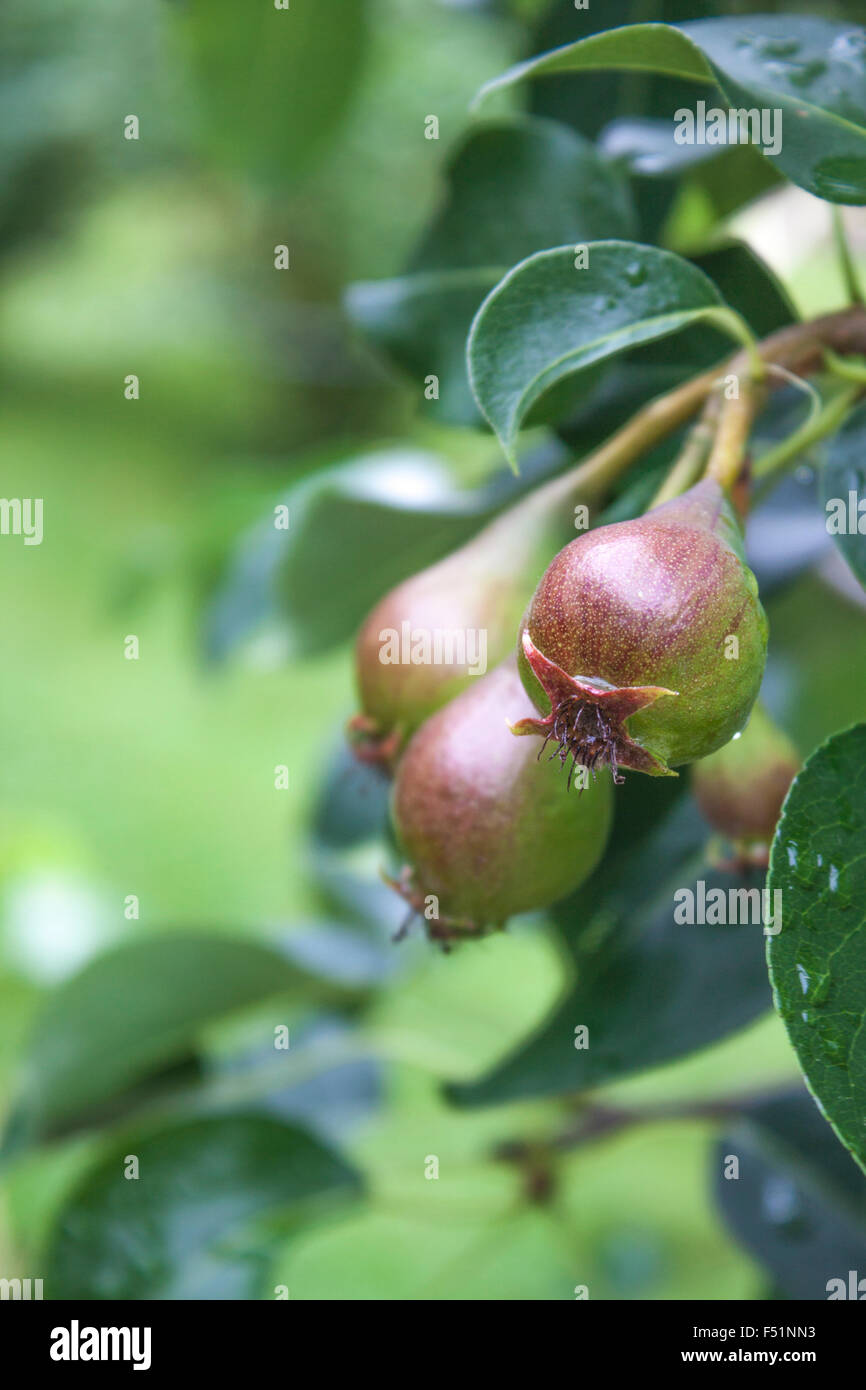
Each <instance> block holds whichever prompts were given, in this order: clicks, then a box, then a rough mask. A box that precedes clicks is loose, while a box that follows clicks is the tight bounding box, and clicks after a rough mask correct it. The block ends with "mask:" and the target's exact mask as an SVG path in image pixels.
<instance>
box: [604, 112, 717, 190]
mask: <svg viewBox="0 0 866 1390" xmlns="http://www.w3.org/2000/svg"><path fill="white" fill-rule="evenodd" d="M674 131H675V126H674V124H673V122H672V121H671V120H670V118H669V117H667V118H665V117H655V116H624V117H618V118H617V119H616V120H613V121H611V122H610V124H609V125H606V126H605V128H604V130H603V131H602V132H601V134H600V135H599V139H598V147H599V149H600V150H601V152H602V154H604V155H606V156H607V158H608V159H615V160H621V161H622V162H623V164H624V165H625V167H626V168H627V169H628V171H629V173H630V174H640V175H643V176H644V177H645V178H648V177H657V176H659V175H668V174H681V173H683V172H685V171H686V170H687V169H690V168H692V166H693V165H695V164H703V163H704V161H705V160H707V159H715V158H716V157H717V156H718V154H719V146H718V145H679V144H677V142H676V140H675V139H674Z"/></svg>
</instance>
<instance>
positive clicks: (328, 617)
mask: <svg viewBox="0 0 866 1390" xmlns="http://www.w3.org/2000/svg"><path fill="white" fill-rule="evenodd" d="M511 495H512V488H511V486H510V485H509V483H508V481H507V480H506V481H500V480H498V479H497V481H496V482H495V483H494V484H493V485H491V486H490V487H483V488H479V489H477V490H476V491H473V492H469V491H460V490H459V489H458V488H457V487H456V486H455V482H454V477H453V473H452V472H451V471H449V469H448V468H447V467H446V465H445V463H444V461H443V460H442V459H441V458H440V457H438V456H437V455H435V454H432V453H429V452H427V451H426V450H422V449H418V448H415V447H408V446H400V445H395V446H394V447H392V448H387V449H381V450H375V451H373V452H371V453H368V454H361V455H359V456H357V457H355V458H352V459H349V460H347V461H346V462H345V463H342V464H339V465H337V466H335V467H331V468H324V469H320V470H318V471H317V472H316V473H314V474H312V475H310V476H309V477H306V478H304V479H303V480H302V481H301V482H300V483H298V484H297V485H296V486H295V487H294V488H292V489H291V490H290V491H289V493H288V494H287V495H286V496H284V497H283V498H282V499H281V500H282V503H283V504H284V505H285V506H286V507H287V508H288V519H289V525H288V529H282V530H281V529H277V528H276V527H275V526H274V514H273V513H271V514H269V515H268V516H267V517H266V518H265V519H264V520H263V521H262V522H261V523H260V524H259V525H257V526H256V527H254V528H253V529H252V530H250V531H249V532H247V533H246V534H245V535H243V536H242V538H241V540H240V542H239V543H238V545H237V547H236V549H235V553H234V555H233V556H232V558H231V560H230V562H229V565H228V566H227V569H226V572H225V574H224V576H223V579H222V582H221V584H220V586H219V588H218V589H217V591H216V593H215V594H214V595H213V597H212V599H211V603H210V609H209V612H208V615H207V621H206V637H205V641H206V647H207V651H208V654H209V656H211V657H212V658H214V659H217V660H220V659H222V658H224V657H225V656H226V655H227V654H228V653H229V652H231V651H232V650H234V649H235V648H236V647H237V646H238V645H239V644H240V643H241V642H242V641H243V640H244V639H246V638H248V637H249V636H250V634H251V633H252V632H253V631H255V629H256V628H257V627H258V626H259V625H262V624H265V623H271V624H274V625H277V626H281V627H282V628H283V630H284V632H285V635H286V637H287V639H288V645H289V647H290V650H291V651H292V652H293V653H294V654H309V653H314V652H320V651H326V650H327V649H328V648H329V647H331V646H333V645H334V644H335V643H337V642H342V641H345V640H346V639H348V638H350V637H351V636H352V635H353V634H354V632H355V631H356V629H357V627H358V624H359V622H360V621H361V619H362V618H363V617H364V616H365V614H366V613H367V612H368V611H369V609H370V608H371V607H372V606H373V604H374V603H375V602H376V601H377V599H379V598H380V597H381V596H382V594H384V593H387V591H388V590H389V589H390V588H391V587H392V586H393V585H395V584H398V583H399V582H400V580H401V579H405V577H406V576H407V575H409V574H414V573H415V572H416V571H417V570H419V569H423V568H424V566H425V565H429V564H432V563H433V562H434V561H435V560H438V559H441V557H442V556H443V555H446V554H447V553H448V552H449V551H450V550H453V549H455V548H456V547H457V546H458V545H460V544H461V543H462V542H463V541H465V540H467V539H468V538H469V536H471V535H473V534H474V532H475V531H477V530H478V529H479V528H480V526H481V525H482V524H483V523H484V521H486V520H487V519H488V518H489V517H490V516H492V515H493V513H494V512H495V511H496V510H497V509H498V507H499V506H501V505H502V504H503V503H504V502H505V501H506V500H508V498H509V497H510V496H511Z"/></svg>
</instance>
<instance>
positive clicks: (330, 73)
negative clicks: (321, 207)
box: [177, 0, 367, 182]
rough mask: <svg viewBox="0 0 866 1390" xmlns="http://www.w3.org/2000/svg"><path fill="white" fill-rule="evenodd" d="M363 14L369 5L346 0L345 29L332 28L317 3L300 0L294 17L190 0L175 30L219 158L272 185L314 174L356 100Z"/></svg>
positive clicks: (224, 1)
mask: <svg viewBox="0 0 866 1390" xmlns="http://www.w3.org/2000/svg"><path fill="white" fill-rule="evenodd" d="M365 12H366V5H365V0H342V3H341V5H340V17H339V23H334V24H324V23H323V22H322V14H321V6H320V4H319V3H318V0H292V4H291V8H290V9H286V10H277V9H276V8H275V7H274V5H273V4H264V5H256V6H253V7H252V8H251V9H250V8H249V7H246V8H244V7H240V6H238V5H237V4H236V3H235V0H191V3H190V4H189V5H186V6H184V7H183V10H182V11H181V12H180V13H178V15H177V24H178V27H179V33H180V38H181V40H182V42H183V43H184V45H185V48H186V52H187V54H188V58H189V65H190V69H191V72H192V76H193V82H194V86H195V90H196V94H197V96H198V99H199V104H200V108H201V119H200V128H201V136H202V140H203V141H204V142H206V143H207V145H208V146H209V147H210V148H211V149H213V151H214V153H215V154H216V155H217V157H218V158H219V159H220V160H223V161H225V162H226V163H228V164H230V165H232V166H234V167H236V168H239V169H242V170H243V171H244V173H245V174H246V175H250V174H253V175H254V176H256V177H258V178H262V179H264V180H266V181H268V182H282V181H283V180H285V178H286V177H287V176H292V177H294V176H296V175H298V174H299V173H304V172H306V171H307V170H309V169H310V168H311V167H313V165H314V164H315V161H316V159H317V158H318V157H319V155H320V154H321V152H322V148H323V146H324V145H325V144H326V142H327V140H328V139H329V137H330V136H331V135H332V133H333V132H334V130H335V129H336V127H337V125H338V123H339V122H340V120H341V119H342V118H343V117H344V115H345V114H346V111H347V109H348V106H349V102H350V100H351V98H352V95H353V92H354V89H355V84H356V81H357V78H358V76H359V73H360V70H361V65H362V62H363V59H364V55H365V50H366V42H365V40H366V35H367V25H366V18H365Z"/></svg>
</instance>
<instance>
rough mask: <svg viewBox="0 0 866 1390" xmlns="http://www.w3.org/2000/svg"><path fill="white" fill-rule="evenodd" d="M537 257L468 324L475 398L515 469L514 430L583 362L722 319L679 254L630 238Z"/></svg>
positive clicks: (705, 286) (706, 283) (713, 295)
mask: <svg viewBox="0 0 866 1390" xmlns="http://www.w3.org/2000/svg"><path fill="white" fill-rule="evenodd" d="M576 259H577V258H576V256H575V247H574V246H560V247H557V248H555V249H554V250H551V251H541V252H539V253H538V254H537V255H534V256H530V257H529V259H528V260H525V261H523V262H521V264H520V265H518V266H515V268H514V269H513V270H512V271H510V272H509V274H508V275H506V277H505V279H504V280H503V281H502V282H501V284H499V285H497V287H496V289H495V290H493V292H492V293H491V294H489V295H488V297H487V298H486V299H485V301H484V303H483V304H482V306H481V308H480V309H479V311H478V315H477V317H476V319H475V322H474V324H473V325H472V332H471V334H470V336H469V343H468V345H467V354H468V359H469V376H470V380H471V382H472V389H473V391H474V392H475V397H476V400H477V401H478V404H479V406H480V407H481V409H482V410H483V412H484V414H485V415H486V417H487V419H488V420H489V421H490V423H491V425H492V426H493V428H494V429H495V431H496V433H497V435H498V436H499V439H500V442H501V444H502V447H503V449H504V450H505V453H506V455H507V457H508V459H509V461H510V462H511V463H512V465H514V463H515V454H514V446H515V441H516V439H517V435H518V432H519V430H520V427H521V425H522V424H523V423H524V421H525V420H526V419H527V417H528V416H529V415H530V413H531V412H532V409H533V407H534V406H535V405H536V403H537V402H538V401H540V400H541V398H542V397H543V396H544V395H545V393H546V392H547V391H549V390H550V389H551V387H554V386H556V385H557V384H558V383H559V382H562V381H563V380H565V379H566V378H567V377H572V376H574V375H576V374H577V373H580V372H584V371H586V369H587V368H588V367H590V366H594V365H595V364H596V363H599V362H603V361H604V360H606V359H608V358H611V357H614V356H616V355H617V354H619V353H622V352H625V351H626V350H627V349H629V348H634V347H637V346H638V344H641V343H649V342H653V341H655V340H656V339H658V338H664V337H666V336H667V335H668V334H670V333H675V332H677V331H678V330H679V329H682V328H685V327H686V326H687V325H688V324H692V323H695V322H697V321H698V320H699V319H701V318H704V319H712V318H716V319H717V320H718V319H721V318H723V316H724V313H725V306H724V303H723V300H722V297H721V295H720V294H719V292H718V290H717V289H716V287H715V286H714V285H713V283H712V281H710V280H708V279H707V277H706V276H705V275H704V274H703V273H702V272H701V271H700V270H698V269H697V267H696V266H693V265H691V264H690V263H689V262H688V261H685V260H683V259H682V258H681V257H680V256H675V255H673V254H672V253H671V252H670V251H659V250H657V249H656V248H654V247H651V246H641V245H638V244H635V243H633V242H627V241H598V242H591V243H590V244H589V247H588V264H586V265H585V266H582V268H577V267H576V265H575V261H576Z"/></svg>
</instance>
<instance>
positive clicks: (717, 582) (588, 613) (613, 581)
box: [515, 479, 767, 780]
mask: <svg viewBox="0 0 866 1390" xmlns="http://www.w3.org/2000/svg"><path fill="white" fill-rule="evenodd" d="M766 649H767V620H766V617H765V614H764V610H763V608H762V607H761V602H760V599H759V598H758V586H757V582H756V580H755V576H754V575H753V574H752V572H751V570H750V569H749V568H748V566H747V565H746V562H745V559H744V556H743V548H742V536H741V532H740V526H739V523H738V521H737V518H736V516H735V515H734V512H733V510H732V508H731V505H730V503H729V501H728V499H727V497H726V495H725V493H724V492H723V490H722V489H721V487H720V486H719V484H718V483H716V482H715V481H713V480H711V479H705V480H703V481H702V482H700V483H698V484H697V485H696V486H695V487H693V488H691V489H690V490H689V491H688V492H686V493H684V494H683V495H682V496H681V497H677V498H675V499H674V500H673V501H672V502H666V503H664V504H663V505H662V506H660V507H656V508H655V509H654V510H653V511H651V512H648V513H646V515H644V516H641V517H639V518H637V519H636V520H634V521H623V522H619V523H617V524H615V525H612V526H602V527H599V528H598V529H597V530H594V531H589V532H587V533H586V534H585V535H582V536H580V537H578V539H577V540H574V541H572V542H571V543H570V544H569V545H567V546H566V547H565V549H564V550H561V551H560V552H559V554H558V555H557V556H556V558H555V559H554V561H553V562H552V564H551V565H550V566H549V568H548V569H547V571H546V572H545V574H544V576H543V578H542V580H541V582H540V584H539V585H538V588H537V589H536V591H535V594H534V596H533V598H532V601H531V603H530V605H529V609H528V611H527V614H526V617H525V620H524V623H523V627H522V630H521V634H520V643H519V661H520V669H521V675H522V677H523V680H524V683H525V685H526V689H527V691H528V692H529V694H530V695H531V697H532V700H533V703H534V704H535V705H536V707H537V709H538V710H539V711H541V713H542V716H543V717H542V718H531V719H524V720H521V721H520V723H519V724H518V725H517V726H516V728H515V732H516V733H527V734H528V733H536V734H541V735H542V737H543V738H544V739H545V740H546V741H550V740H553V742H554V744H555V746H556V748H557V749H558V751H559V753H560V756H561V757H562V759H563V760H565V759H567V758H568V757H571V758H572V759H573V760H574V762H576V763H579V764H582V765H584V766H587V767H590V768H595V767H597V766H601V765H604V764H608V765H609V766H610V767H611V770H612V772H613V776H614V780H621V779H620V778H619V774H618V769H619V768H623V767H625V768H632V769H634V770H635V771H639V772H645V773H648V774H649V775H650V776H654V777H659V776H671V775H676V774H674V773H672V768H673V767H675V766H677V765H679V764H682V763H690V762H694V761H695V760H696V759H698V758H703V757H706V756H707V754H709V753H712V752H713V751H714V750H715V749H716V748H720V747H721V746H722V745H723V744H725V743H727V741H728V740H729V739H730V738H731V737H732V736H733V734H735V733H736V732H737V731H738V730H739V729H741V728H742V727H743V725H744V723H745V721H746V719H747V718H748V715H749V711H750V710H751V708H752V705H753V704H754V702H755V699H756V698H757V695H758V690H759V689H760V685H761V678H762V675H763V671H764V663H765V660H766Z"/></svg>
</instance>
